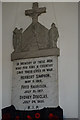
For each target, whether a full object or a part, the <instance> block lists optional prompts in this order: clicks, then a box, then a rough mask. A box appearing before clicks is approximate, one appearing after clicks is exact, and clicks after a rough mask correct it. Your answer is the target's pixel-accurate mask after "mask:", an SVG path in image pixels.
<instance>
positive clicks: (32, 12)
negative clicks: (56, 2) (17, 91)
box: [25, 2, 46, 23]
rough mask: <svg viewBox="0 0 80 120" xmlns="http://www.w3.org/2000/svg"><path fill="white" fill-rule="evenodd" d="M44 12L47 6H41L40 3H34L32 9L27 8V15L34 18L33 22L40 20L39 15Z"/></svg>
mask: <svg viewBox="0 0 80 120" xmlns="http://www.w3.org/2000/svg"><path fill="white" fill-rule="evenodd" d="M42 13H46V8H45V7H41V8H39V6H38V3H37V2H35V3H33V6H32V9H29V10H25V15H26V16H30V17H31V18H32V23H36V22H38V16H39V15H40V14H42Z"/></svg>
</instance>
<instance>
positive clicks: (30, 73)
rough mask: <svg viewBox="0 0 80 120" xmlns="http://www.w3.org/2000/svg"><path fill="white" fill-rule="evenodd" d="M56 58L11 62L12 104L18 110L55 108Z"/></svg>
mask: <svg viewBox="0 0 80 120" xmlns="http://www.w3.org/2000/svg"><path fill="white" fill-rule="evenodd" d="M57 62H58V57H56V56H50V57H40V58H33V59H22V60H15V61H13V79H12V104H13V105H14V106H15V107H16V109H18V110H36V109H42V108H44V107H57V106H58V105H59V104H58V77H57V76H58V75H57V73H58V71H57V64H58V63H57Z"/></svg>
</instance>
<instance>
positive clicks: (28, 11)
mask: <svg viewBox="0 0 80 120" xmlns="http://www.w3.org/2000/svg"><path fill="white" fill-rule="evenodd" d="M32 13H33V11H32V10H25V15H26V16H30V15H31V14H32Z"/></svg>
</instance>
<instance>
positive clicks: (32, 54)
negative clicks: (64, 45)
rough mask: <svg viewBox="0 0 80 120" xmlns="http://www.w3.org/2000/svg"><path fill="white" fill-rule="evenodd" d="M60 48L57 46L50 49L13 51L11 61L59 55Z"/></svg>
mask: <svg viewBox="0 0 80 120" xmlns="http://www.w3.org/2000/svg"><path fill="white" fill-rule="evenodd" d="M59 55H60V50H59V48H52V49H43V50H36V51H33V50H32V51H27V52H26V51H25V52H15V51H14V52H13V53H12V54H11V61H14V60H19V59H29V58H38V57H48V56H59Z"/></svg>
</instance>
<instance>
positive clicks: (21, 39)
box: [11, 2, 60, 61]
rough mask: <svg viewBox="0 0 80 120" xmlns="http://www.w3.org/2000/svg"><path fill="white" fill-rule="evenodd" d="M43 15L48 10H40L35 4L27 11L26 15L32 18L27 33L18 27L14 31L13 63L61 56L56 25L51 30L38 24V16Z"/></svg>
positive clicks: (42, 8)
mask: <svg viewBox="0 0 80 120" xmlns="http://www.w3.org/2000/svg"><path fill="white" fill-rule="evenodd" d="M42 13H46V8H45V7H41V8H39V7H38V3H37V2H35V3H33V6H32V9H30V10H25V15H26V16H29V17H31V18H32V23H31V24H30V25H29V27H28V28H27V29H26V30H25V31H23V29H22V28H20V29H18V28H17V27H16V28H15V29H14V31H13V48H14V52H13V53H12V54H11V60H12V61H13V60H19V59H28V58H38V57H48V56H59V55H60V50H59V48H58V47H57V40H58V37H59V33H58V29H57V27H56V26H55V24H54V23H52V25H51V28H50V29H47V28H46V27H45V26H43V25H41V24H40V23H39V22H38V16H39V15H41V14H42Z"/></svg>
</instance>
